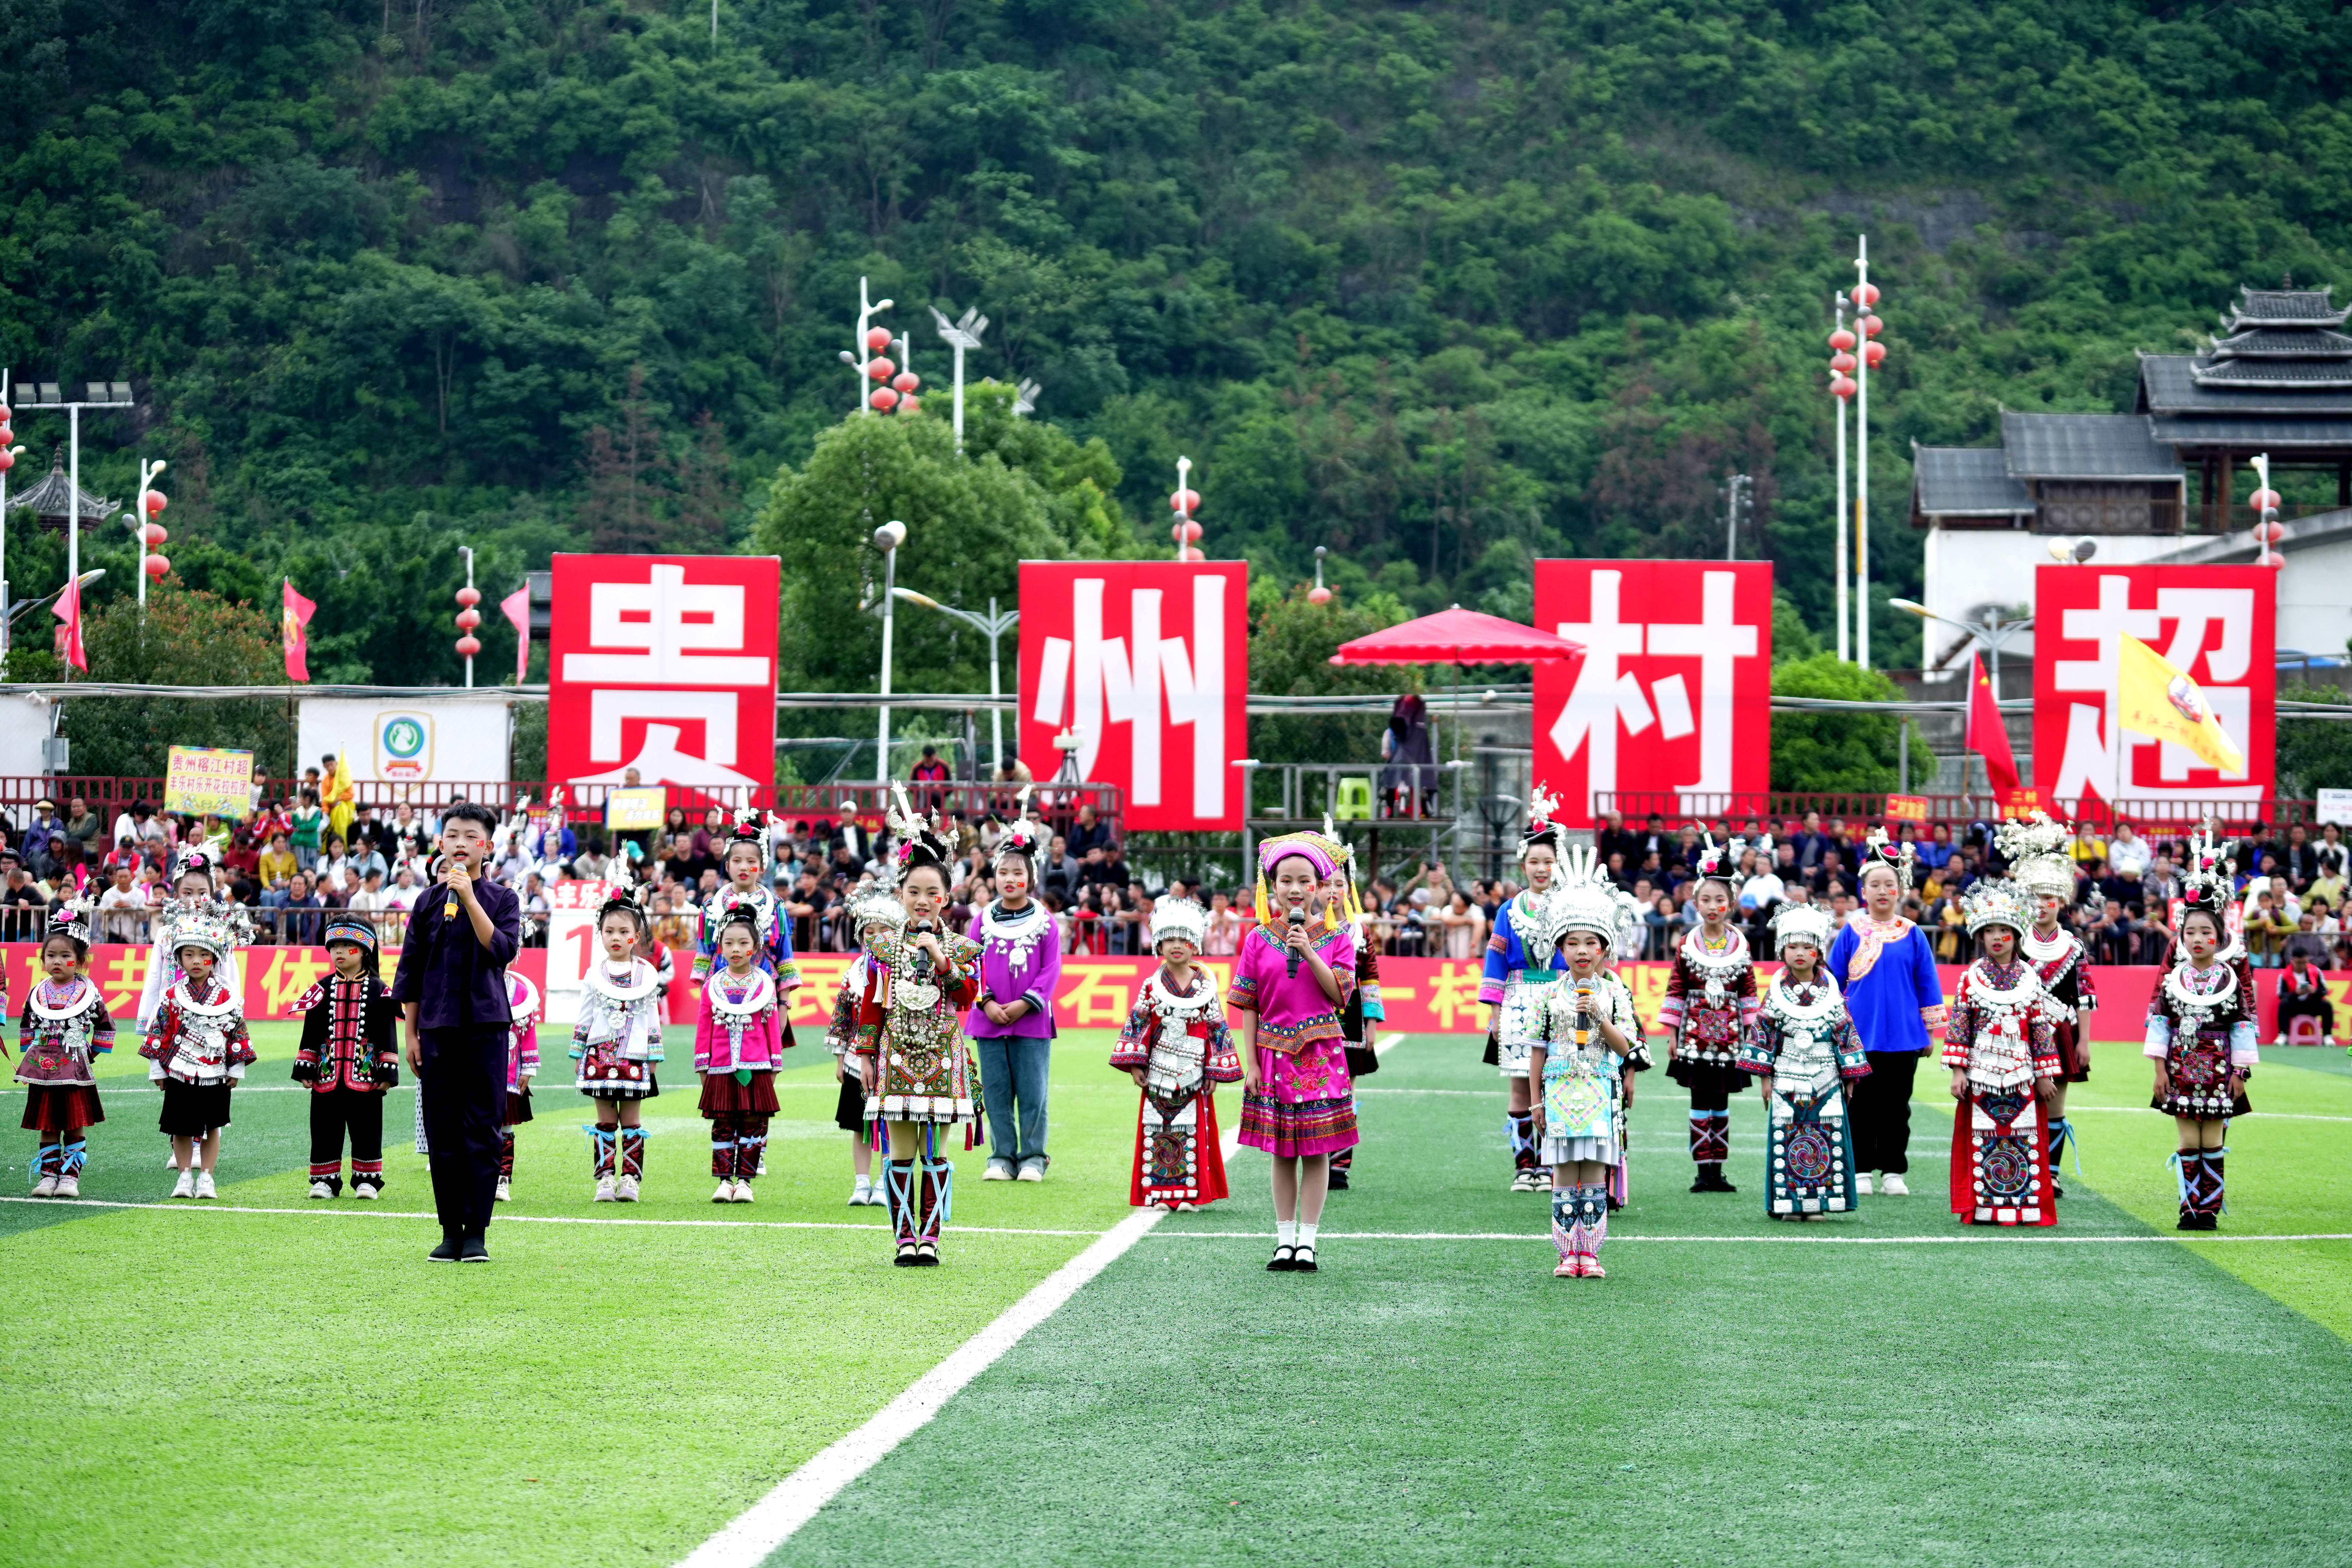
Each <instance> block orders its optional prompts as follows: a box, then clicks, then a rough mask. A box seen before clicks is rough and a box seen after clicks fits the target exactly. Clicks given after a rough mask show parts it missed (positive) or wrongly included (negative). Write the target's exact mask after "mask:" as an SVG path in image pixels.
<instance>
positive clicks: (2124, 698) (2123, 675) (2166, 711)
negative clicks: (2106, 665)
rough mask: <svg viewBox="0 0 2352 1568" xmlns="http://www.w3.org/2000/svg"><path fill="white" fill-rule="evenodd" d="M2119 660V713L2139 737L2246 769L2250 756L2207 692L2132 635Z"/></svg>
mask: <svg viewBox="0 0 2352 1568" xmlns="http://www.w3.org/2000/svg"><path fill="white" fill-rule="evenodd" d="M2122 637H2123V641H2122V646H2121V647H2120V648H2119V649H2118V652H2117V657H2116V719H2117V721H2118V722H2120V723H2121V724H2122V726H2123V727H2124V728H2125V729H2126V730H2129V731H2132V733H2134V734H2136V735H2147V736H2148V737H2150V738H2151V739H2154V740H2158V741H2169V742H2172V743H2173V744H2174V745H2176V746H2183V747H2186V748H2187V749H2188V750H2189V751H2191V752H2195V753H2196V754H2197V755H2198V757H2199V758H2200V759H2201V760H2202V761H2204V762H2205V763H2207V764H2209V765H2210V766H2212V767H2216V768H2219V769H2221V771H2222V772H2223V773H2241V774H2242V773H2244V772H2245V771H2246V753H2245V752H2244V751H2243V750H2242V748H2241V747H2240V746H2239V744H2238V742H2235V741H2232V740H2231V739H2230V737H2229V734H2228V732H2227V731H2224V730H2223V729H2222V728H2221V721H2219V720H2217V719H2215V718H2214V717H2213V705H2212V704H2211V703H2210V702H2208V701H2206V700H2205V693H2204V692H2202V691H2200V690H2199V689H2197V683H2196V682H2195V681H2193V680H2191V679H2189V676H2188V674H2187V672H2186V671H2184V670H2181V669H2179V668H2177V667H2175V666H2174V665H2173V664H2172V663H2171V662H2170V661H2169V660H2168V659H2167V658H2165V657H2164V656H2163V655H2162V654H2160V653H2158V652H2157V651H2156V650H2155V649H2154V648H2152V647H2148V646H2147V644H2146V643H2144V642H2142V641H2140V640H2139V638H2137V637H2133V636H2132V635H2130V634H2129V633H2128V632H2126V633H2124V634H2122Z"/></svg>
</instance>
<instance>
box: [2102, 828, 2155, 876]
mask: <svg viewBox="0 0 2352 1568" xmlns="http://www.w3.org/2000/svg"><path fill="white" fill-rule="evenodd" d="M2150 856H2151V851H2150V849H2149V847H2148V842H2147V839H2145V838H2142V837H2140V836H2139V835H2138V834H2137V832H2135V831H2134V830H2133V828H2132V825H2131V824H2130V823H2128V822H2126V821H2124V820H2122V819H2121V818H2117V819H2116V831H2115V836H2114V837H2112V838H2110V839H2109V840H2108V841H2107V855H2106V860H2107V867H2108V868H2109V869H2110V870H2111V871H2112V872H2114V874H2115V875H2116V876H2118V877H2122V878H2125V879H2128V880H2131V881H2135V882H2136V881H2137V880H2139V879H2141V878H2142V877H2145V876H2147V866H2148V860H2149V858H2150Z"/></svg>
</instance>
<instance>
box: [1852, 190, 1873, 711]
mask: <svg viewBox="0 0 2352 1568" xmlns="http://www.w3.org/2000/svg"><path fill="white" fill-rule="evenodd" d="M1854 238H1855V245H1854V253H1853V274H1854V280H1855V283H1856V285H1857V287H1858V286H1859V285H1861V284H1864V283H1867V282H1869V281H1870V236H1868V235H1866V234H1864V235H1857V236H1855V237H1854ZM1857 304H1859V301H1857ZM1861 309H1862V310H1863V312H1864V315H1865V316H1867V315H1870V314H1873V313H1874V307H1873V306H1869V305H1863V306H1861ZM1859 319H1860V318H1857V320H1859ZM1853 380H1854V397H1853V612H1854V621H1853V660H1854V662H1855V663H1856V664H1859V665H1860V666H1862V668H1864V669H1868V668H1870V334H1869V333H1868V332H1862V333H1859V334H1858V335H1857V340H1856V342H1855V343H1854V364H1853Z"/></svg>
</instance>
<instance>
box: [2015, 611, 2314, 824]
mask: <svg viewBox="0 0 2352 1568" xmlns="http://www.w3.org/2000/svg"><path fill="white" fill-rule="evenodd" d="M2126 635H2129V636H2132V637H2137V638H2138V639H2139V640H2140V641H2142V642H2144V643H2146V644H2147V645H2148V646H2149V647H2153V648H2155V649H2156V650H2157V652H2158V653H2160V654H2162V655H2163V656H2164V657H2165V658H2167V659H2168V660H2169V661H2171V662H2172V663H2173V664H2175V665H2177V666H2178V667H2179V668H2180V669H2181V670H2183V671H2184V672H2186V673H2187V675H2188V676H2189V679H2191V680H2194V681H2195V682H2197V684H2198V685H2199V687H2200V688H2201V689H2203V691H2204V693H2205V697H2206V700H2208V701H2209V702H2210V703H2211V704H2212V707H2213V716H2214V718H2215V719H2216V720H2217V721H2219V722H2220V723H2221V728H2222V729H2223V730H2225V731H2228V732H2229V735H2230V738H2231V740H2232V741H2235V742H2237V743H2238V744H2239V746H2240V747H2241V748H2242V749H2243V751H2244V752H2245V753H2246V771H2245V772H2244V773H2233V774H2225V773H2221V772H2220V771H2219V770H2218V769H2215V768H2213V767H2210V766H2209V765H2207V764H2206V763H2202V762H2200V761H2199V760H2198V758H2197V756H2196V755H2195V754H2194V753H2193V752H2189V750H2188V749H2187V748H2185V747H2182V746H2177V745H2174V744H2172V743H2171V742H2165V741H2155V740H2150V739H2149V738H2148V737H2147V736H2145V735H2136V734H2131V733H2129V732H2124V733H2122V736H2121V739H2122V742H2123V745H2122V751H2121V754H2120V755H2118V753H2117V752H2116V745H2115V741H2116V735H2117V733H2118V731H2117V730H2116V722H2115V717H2116V650H2117V648H2118V647H2119V641H2120V639H2121V638H2122V637H2124V636H2126ZM2277 647H2278V577H2277V575H2276V574H2274V573H2273V572H2272V571H2271V570H2270V569H2269V568H2268V567H2263V566H2042V567H2039V568H2037V569H2036V571H2035V575H2034V603H2033V778H2034V783H2035V784H2038V785H2040V786H2042V789H2043V790H2044V791H2046V792H2047V794H2048V795H2051V796H2053V797H2054V798H2055V800H2056V802H2057V803H2058V805H2060V806H2062V807H2066V808H2068V809H2072V808H2073V807H2074V805H2076V804H2077V803H2079V802H2080V801H2082V800H2083V799H2084V798H2085V797H2086V796H2092V795H2095V796H2097V797H2098V798H2099V799H2100V800H2102V801H2113V800H2121V801H2122V802H2124V803H2125V806H2126V809H2127V810H2139V811H2149V810H2154V809H2160V808H2161V807H2162V806H2164V805H2189V806H2194V805H2200V804H2205V803H2210V804H2214V805H2233V806H2236V807H2238V808H2240V809H2242V810H2252V809H2255V808H2257V807H2259V806H2260V805H2261V804H2262V802H2263V799H2264V798H2265V797H2267V796H2268V795H2270V793H2271V788H2272V784H2273V771H2272V770H2273V761H2274V754H2273V740H2274V738H2275V735H2276V731H2277V718H2278V716H2277V710H2276V708H2275V707H2274V705H2273V697H2274V696H2275V694H2276V692H2277V689H2278V660H2277Z"/></svg>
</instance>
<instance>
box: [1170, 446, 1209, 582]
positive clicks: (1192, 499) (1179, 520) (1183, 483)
mask: <svg viewBox="0 0 2352 1568" xmlns="http://www.w3.org/2000/svg"><path fill="white" fill-rule="evenodd" d="M1191 476H1192V458H1177V459H1176V490H1175V493H1174V494H1172V495H1171V496H1170V497H1169V498H1168V509H1169V510H1171V511H1173V512H1174V513H1175V514H1176V521H1175V522H1174V523H1173V524H1171V526H1170V528H1169V530H1168V536H1169V537H1170V538H1171V539H1173V540H1174V541H1175V542H1176V559H1177V560H1179V561H1205V560H1207V559H1208V557H1207V556H1205V555H1203V554H1202V553H1201V552H1199V551H1197V550H1195V549H1193V548H1192V546H1194V545H1195V544H1198V543H1199V542H1201V525H1200V523H1199V522H1198V521H1194V519H1193V516H1192V514H1193V513H1194V512H1196V511H1199V510H1201V492H1200V491H1198V490H1196V489H1192V487H1191V484H1190V479H1191Z"/></svg>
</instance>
